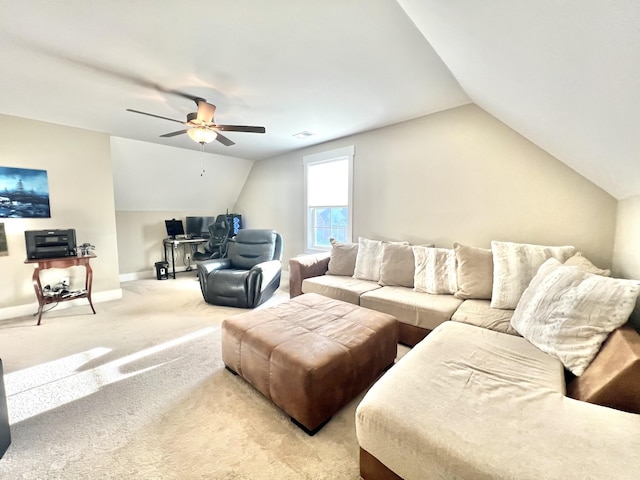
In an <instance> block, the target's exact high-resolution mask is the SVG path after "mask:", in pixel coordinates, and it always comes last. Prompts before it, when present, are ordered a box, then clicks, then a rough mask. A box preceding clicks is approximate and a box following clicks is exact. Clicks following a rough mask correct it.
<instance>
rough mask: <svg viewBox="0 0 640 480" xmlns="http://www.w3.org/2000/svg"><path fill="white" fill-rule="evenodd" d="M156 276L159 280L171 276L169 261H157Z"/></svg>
mask: <svg viewBox="0 0 640 480" xmlns="http://www.w3.org/2000/svg"><path fill="white" fill-rule="evenodd" d="M156 278H157V279H158V280H167V279H168V278H169V262H156Z"/></svg>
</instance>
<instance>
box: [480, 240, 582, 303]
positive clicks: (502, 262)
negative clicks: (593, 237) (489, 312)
mask: <svg viewBox="0 0 640 480" xmlns="http://www.w3.org/2000/svg"><path fill="white" fill-rule="evenodd" d="M491 251H492V253H493V289H492V296H491V308H505V309H511V310H513V309H515V308H516V305H518V300H520V297H521V296H522V292H524V289H525V288H527V286H528V285H529V282H530V281H531V279H532V278H533V277H534V275H535V274H536V272H537V271H538V268H539V267H540V265H542V264H543V263H544V262H545V260H547V259H548V258H555V259H557V260H559V261H560V262H565V261H566V260H567V259H568V258H569V257H571V256H573V255H574V254H575V251H576V249H575V247H572V246H562V247H548V246H544V245H531V244H526V243H512V242H497V241H492V242H491Z"/></svg>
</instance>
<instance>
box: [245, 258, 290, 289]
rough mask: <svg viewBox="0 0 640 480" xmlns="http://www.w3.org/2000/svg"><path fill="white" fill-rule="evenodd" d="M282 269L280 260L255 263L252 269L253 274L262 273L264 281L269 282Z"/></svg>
mask: <svg viewBox="0 0 640 480" xmlns="http://www.w3.org/2000/svg"><path fill="white" fill-rule="evenodd" d="M281 271H282V262H281V261H280V260H270V261H268V262H262V263H259V264H257V265H255V266H254V267H253V268H252V269H251V272H252V273H251V274H252V275H254V274H260V275H262V283H263V284H265V283H269V282H270V281H271V280H272V279H273V278H275V276H276V275H278V273H280V272H281Z"/></svg>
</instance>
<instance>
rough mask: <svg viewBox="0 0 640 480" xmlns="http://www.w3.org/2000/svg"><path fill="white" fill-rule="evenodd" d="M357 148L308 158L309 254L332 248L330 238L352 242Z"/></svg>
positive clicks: (307, 234)
mask: <svg viewBox="0 0 640 480" xmlns="http://www.w3.org/2000/svg"><path fill="white" fill-rule="evenodd" d="M353 154H354V147H353V146H351V147H346V148H340V149H337V150H331V151H329V152H322V153H317V154H314V155H307V156H305V157H304V159H303V162H304V177H305V182H304V183H305V202H306V208H305V240H306V241H305V244H306V248H307V251H309V252H312V251H322V250H329V249H330V248H331V243H330V242H329V239H330V238H335V239H336V240H338V241H341V242H350V241H351V223H352V213H351V204H352V188H351V185H352V180H351V178H352V176H353Z"/></svg>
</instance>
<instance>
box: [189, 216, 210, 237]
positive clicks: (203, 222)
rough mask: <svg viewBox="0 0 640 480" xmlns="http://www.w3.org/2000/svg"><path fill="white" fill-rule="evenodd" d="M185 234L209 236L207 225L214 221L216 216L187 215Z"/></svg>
mask: <svg viewBox="0 0 640 480" xmlns="http://www.w3.org/2000/svg"><path fill="white" fill-rule="evenodd" d="M186 221H187V225H186V227H187V235H191V236H192V237H200V238H209V225H213V224H214V223H216V217H187V218H186Z"/></svg>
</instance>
